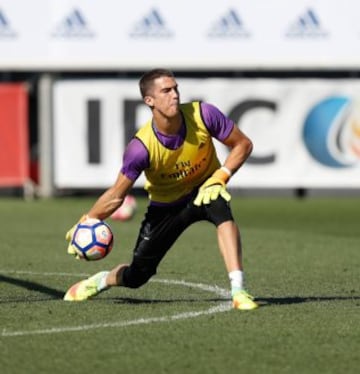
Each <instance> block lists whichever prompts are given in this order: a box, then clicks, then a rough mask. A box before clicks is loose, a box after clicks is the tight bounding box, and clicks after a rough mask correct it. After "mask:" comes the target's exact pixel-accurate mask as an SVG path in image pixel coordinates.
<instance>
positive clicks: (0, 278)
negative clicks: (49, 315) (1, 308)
mask: <svg viewBox="0 0 360 374" xmlns="http://www.w3.org/2000/svg"><path fill="white" fill-rule="evenodd" d="M0 282H5V283H8V284H12V285H14V286H18V287H22V288H25V289H27V290H29V291H35V292H40V293H42V294H45V295H48V296H50V297H51V299H62V298H63V297H64V292H63V291H59V290H56V289H55V288H51V287H47V286H44V285H43V284H40V283H36V282H31V281H27V280H24V279H19V278H13V277H9V276H6V275H3V274H0ZM10 297H11V295H10ZM39 300H41V299H39V298H36V301H39ZM46 300H49V299H46ZM10 301H20V298H19V299H16V300H11V299H10V298H7V299H6V300H5V299H0V303H6V302H10ZM21 301H24V302H28V301H29V300H28V299H27V298H23V297H22V298H21ZM30 301H31V299H30Z"/></svg>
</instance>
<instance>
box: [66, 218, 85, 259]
mask: <svg viewBox="0 0 360 374" xmlns="http://www.w3.org/2000/svg"><path fill="white" fill-rule="evenodd" d="M87 218H88V216H87V215H86V214H84V215H83V216H82V217H81V218H80V219H79V221H78V222H77V223H75V225H74V226H73V227H72V228H71V229H70V230H69V231H67V233H66V234H65V239H66V241H68V242H69V244H68V247H67V253H68V254H69V255H72V256H75V258H76V259H77V260H80V259H81V257H80V256H79V254H78V252H77V250H76V248H75V246H73V245H72V244H71V241H72V238H73V235H74V232H75V230H76V227H77V225H78V224H79V223H81V222H84V221H86V219H87Z"/></svg>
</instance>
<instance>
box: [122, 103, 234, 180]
mask: <svg viewBox="0 0 360 374" xmlns="http://www.w3.org/2000/svg"><path fill="white" fill-rule="evenodd" d="M200 108H201V115H202V119H203V121H204V123H205V126H206V128H207V129H208V131H209V133H210V134H211V136H212V137H214V138H216V139H218V140H219V141H223V140H224V139H226V138H227V137H228V136H229V135H230V133H231V131H232V129H233V127H234V122H233V121H232V120H230V119H229V118H228V117H226V116H225V115H224V114H223V113H222V112H221V111H220V110H219V109H218V108H216V107H215V106H214V105H211V104H208V103H201V104H200ZM154 128H155V127H154ZM155 131H156V136H157V137H158V139H159V140H160V142H161V143H162V144H163V145H164V146H165V147H167V148H169V149H177V148H179V147H180V146H181V145H182V144H183V142H184V139H185V136H186V127H185V124H184V123H183V124H182V126H181V129H180V132H179V133H178V134H176V135H164V134H161V133H159V132H157V130H156V128H155ZM148 167H149V155H148V151H147V149H146V148H145V146H144V144H143V143H142V142H141V141H140V140H139V139H137V138H133V139H132V140H131V141H130V142H129V144H128V145H127V147H126V149H125V152H124V156H123V166H122V168H121V172H122V173H123V174H124V175H126V176H127V177H128V178H129V179H131V180H133V181H135V180H136V179H137V178H138V177H139V175H140V174H141V173H142V171H143V170H145V169H146V168H148Z"/></svg>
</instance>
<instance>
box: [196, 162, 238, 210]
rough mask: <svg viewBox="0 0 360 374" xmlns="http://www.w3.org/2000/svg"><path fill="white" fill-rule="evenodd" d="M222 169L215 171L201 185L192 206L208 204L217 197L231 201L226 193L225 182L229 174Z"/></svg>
mask: <svg viewBox="0 0 360 374" xmlns="http://www.w3.org/2000/svg"><path fill="white" fill-rule="evenodd" d="M224 169H225V168H224V167H223V168H220V169H217V170H215V172H214V173H213V175H212V176H211V177H210V178H208V179H207V180H206V181H205V182H204V183H203V184H202V186H201V187H200V188H199V192H198V194H197V196H196V198H195V200H194V205H196V206H200V205H201V204H205V205H206V204H209V203H210V202H211V201H212V200H216V199H217V198H218V197H219V196H221V197H222V198H223V199H225V200H226V201H230V200H231V195H230V194H229V192H227V191H226V182H227V181H228V180H229V178H230V174H229V173H228V172H227V171H225V170H224ZM226 170H227V169H226Z"/></svg>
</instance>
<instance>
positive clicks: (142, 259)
mask: <svg viewBox="0 0 360 374" xmlns="http://www.w3.org/2000/svg"><path fill="white" fill-rule="evenodd" d="M139 86H140V92H141V95H142V97H143V100H144V103H145V104H146V105H147V106H148V107H149V108H150V110H151V113H152V118H151V119H150V120H149V121H148V122H147V123H146V124H145V125H144V126H143V127H142V128H140V130H138V131H137V133H136V134H135V136H134V138H133V139H132V140H131V141H130V142H129V144H128V145H127V147H126V150H125V152H124V155H123V165H122V167H121V170H120V172H119V175H118V177H117V179H116V181H115V183H114V185H113V186H111V187H110V188H109V189H107V190H106V191H105V192H104V193H103V194H102V195H101V196H100V197H99V198H98V200H97V201H96V202H95V204H94V205H93V206H92V208H91V209H90V210H89V212H88V213H87V215H86V216H88V217H91V218H98V219H101V220H103V219H106V218H107V217H109V216H110V215H111V214H112V213H113V212H114V211H115V210H116V209H118V208H119V207H120V206H121V204H122V202H123V201H124V198H125V196H126V195H127V194H128V193H129V191H130V189H131V188H132V187H133V185H134V183H135V181H136V179H137V178H138V177H139V176H140V174H141V173H142V172H144V173H145V177H146V184H145V189H146V190H147V192H148V196H149V205H148V208H147V212H146V214H145V216H144V219H143V221H142V223H141V227H140V230H139V234H138V238H137V241H136V244H135V248H134V250H133V258H132V261H131V263H130V264H120V265H118V266H117V267H115V268H114V269H112V270H111V271H102V272H99V273H97V274H95V275H93V276H91V277H90V278H88V279H85V280H82V281H80V282H78V283H76V284H74V285H73V286H72V287H71V288H70V289H69V290H68V291H67V292H66V294H65V296H64V299H65V300H68V301H81V300H86V299H89V298H91V297H93V296H95V295H97V294H99V293H100V292H102V291H104V290H106V289H108V288H110V287H113V286H123V287H130V288H138V287H140V286H142V285H144V284H145V283H146V282H147V281H148V280H149V279H150V278H151V277H152V276H153V275H154V274H156V271H157V268H158V265H159V263H160V262H161V260H162V259H163V257H164V256H165V255H166V253H167V251H168V250H169V249H170V248H171V247H172V245H173V244H174V243H175V241H176V240H177V239H178V237H179V236H180V235H181V234H182V233H183V232H184V230H185V229H186V228H187V227H189V226H190V225H191V224H193V223H195V222H198V221H201V220H206V221H209V222H210V223H212V224H213V225H214V226H215V227H216V233H217V239H218V245H219V249H220V252H221V255H222V257H223V259H224V264H225V268H226V270H227V272H228V275H229V281H230V287H231V295H232V300H233V306H234V308H235V309H239V310H252V309H255V308H256V307H257V306H258V305H257V303H256V302H255V301H254V299H253V297H252V296H251V295H250V294H249V293H247V291H246V289H245V286H244V273H243V263H242V248H241V240H240V233H239V229H238V226H237V224H236V223H235V221H234V218H233V215H232V212H231V207H230V204H229V201H230V199H231V196H230V194H229V192H228V191H227V190H226V184H227V182H228V181H229V179H230V178H231V176H232V175H233V174H234V173H235V172H236V171H237V170H238V169H239V168H240V167H241V165H242V164H243V163H244V162H245V161H246V159H247V158H248V156H249V155H250V153H251V151H252V143H251V141H250V140H249V138H248V137H247V136H245V135H244V134H243V133H242V132H241V131H240V130H239V128H238V127H237V126H236V125H235V124H234V123H233V122H232V121H231V120H230V119H229V118H227V117H226V116H225V115H224V114H223V113H222V112H221V111H219V110H218V109H217V108H216V107H214V106H213V105H211V104H208V103H203V102H195V101H194V102H189V103H184V104H180V94H179V90H178V85H177V82H176V79H175V77H174V75H173V73H172V72H171V71H169V70H166V69H154V70H151V71H149V72H147V73H145V74H144V75H143V76H142V77H141V79H140V82H139ZM213 138H216V139H217V140H219V141H220V142H222V143H223V144H224V145H225V146H227V147H228V148H229V154H228V156H227V158H226V160H225V162H224V164H223V165H222V166H221V165H220V163H219V160H218V158H217V155H216V151H215V147H214V144H213ZM74 227H75V226H74ZM73 231H74V228H72V229H71V230H69V232H68V233H67V239H68V240H69V241H70V240H71V237H72V233H73ZM70 243H71V242H70ZM68 252H69V253H70V254H74V255H76V252H75V250H74V248H73V247H72V246H71V244H69V246H68Z"/></svg>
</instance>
